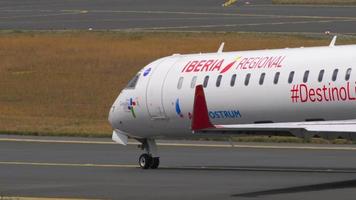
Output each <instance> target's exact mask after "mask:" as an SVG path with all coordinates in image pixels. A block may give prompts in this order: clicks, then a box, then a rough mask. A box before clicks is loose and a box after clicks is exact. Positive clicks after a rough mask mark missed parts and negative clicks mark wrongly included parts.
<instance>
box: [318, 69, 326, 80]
mask: <svg viewBox="0 0 356 200" xmlns="http://www.w3.org/2000/svg"><path fill="white" fill-rule="evenodd" d="M324 73H325V70H323V69H322V70H320V72H319V77H318V81H319V82H321V81H323V77H324Z"/></svg>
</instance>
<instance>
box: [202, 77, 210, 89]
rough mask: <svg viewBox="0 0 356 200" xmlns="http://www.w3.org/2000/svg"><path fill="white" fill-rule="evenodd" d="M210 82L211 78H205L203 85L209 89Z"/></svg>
mask: <svg viewBox="0 0 356 200" xmlns="http://www.w3.org/2000/svg"><path fill="white" fill-rule="evenodd" d="M208 82H209V76H206V77H205V78H204V83H203V86H204V87H205V88H206V87H208Z"/></svg>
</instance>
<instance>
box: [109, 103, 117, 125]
mask: <svg viewBox="0 0 356 200" xmlns="http://www.w3.org/2000/svg"><path fill="white" fill-rule="evenodd" d="M108 120H109V123H110V124H111V127H113V126H114V123H115V105H113V106H111V109H110V111H109V117H108Z"/></svg>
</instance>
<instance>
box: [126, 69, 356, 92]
mask: <svg viewBox="0 0 356 200" xmlns="http://www.w3.org/2000/svg"><path fill="white" fill-rule="evenodd" d="M351 71H352V68H348V69H347V70H346V73H345V80H346V81H349V80H350V77H351ZM338 73H339V69H334V71H333V73H332V77H331V80H332V81H336V80H337V76H338ZM324 74H325V70H324V69H322V70H320V71H319V74H318V81H319V82H322V81H323V78H324ZM309 75H310V71H309V70H306V71H305V72H304V75H303V83H307V82H308V80H309ZM280 76H281V73H280V72H276V73H275V74H274V79H273V84H275V85H277V84H278V82H279V78H280ZM294 76H295V71H291V72H289V76H288V83H289V84H291V83H293V80H294ZM138 77H139V74H138V75H137V76H135V77H134V78H133V79H132V80H131V81H130V82H129V86H132V85H133V86H134V85H136V83H137V80H138ZM209 78H210V76H209V75H207V76H205V77H204V80H203V87H205V88H206V87H207V86H208V83H209ZM183 79H184V78H183V77H180V78H179V80H178V85H177V88H178V89H181V88H182V85H183ZM236 79H237V75H236V74H233V75H232V76H231V79H230V86H231V87H233V86H235V83H236ZM250 79H251V73H248V74H246V76H245V81H244V84H245V86H248V85H249V83H250ZM265 79H266V73H264V72H263V73H261V75H260V79H259V84H260V85H263V84H264V82H265ZM222 80H223V76H222V75H219V76H217V79H216V83H215V85H216V87H220V85H221V82H222ZM196 82H197V76H193V78H192V80H191V83H190V87H191V88H194V87H195V85H196ZM129 86H127V88H129Z"/></svg>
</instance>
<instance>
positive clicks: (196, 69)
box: [194, 60, 206, 72]
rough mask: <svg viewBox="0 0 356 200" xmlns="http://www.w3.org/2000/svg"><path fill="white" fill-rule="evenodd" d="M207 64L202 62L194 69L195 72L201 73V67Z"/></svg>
mask: <svg viewBox="0 0 356 200" xmlns="http://www.w3.org/2000/svg"><path fill="white" fill-rule="evenodd" d="M205 62H206V60H201V61H200V62H199V63H198V64H197V65H196V66H195V68H194V71H195V72H199V71H200V67H202V66H203V65H204V63H205Z"/></svg>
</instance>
